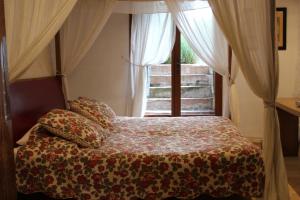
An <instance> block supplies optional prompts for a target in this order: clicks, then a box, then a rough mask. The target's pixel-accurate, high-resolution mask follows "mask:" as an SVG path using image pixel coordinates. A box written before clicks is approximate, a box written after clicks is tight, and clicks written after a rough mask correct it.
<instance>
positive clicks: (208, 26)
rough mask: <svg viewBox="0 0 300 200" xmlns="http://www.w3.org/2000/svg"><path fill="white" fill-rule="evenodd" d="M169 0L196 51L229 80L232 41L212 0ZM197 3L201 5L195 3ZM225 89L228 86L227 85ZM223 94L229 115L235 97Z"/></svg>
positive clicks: (225, 112) (224, 107) (173, 14)
mask: <svg viewBox="0 0 300 200" xmlns="http://www.w3.org/2000/svg"><path fill="white" fill-rule="evenodd" d="M165 2H166V4H167V6H168V8H169V11H170V12H171V14H172V17H173V19H174V21H175V24H176V26H177V27H178V28H179V30H180V32H181V33H182V35H183V36H184V37H185V38H186V40H187V42H188V43H189V45H190V47H191V48H192V49H193V50H194V52H195V53H196V55H197V56H198V57H199V58H200V59H201V60H202V61H203V62H204V63H205V64H207V65H208V66H210V67H212V69H213V70H214V71H215V72H217V73H219V74H220V75H222V76H223V78H225V80H228V62H227V61H228V44H227V41H226V38H225V36H224V34H223V32H222V30H221V29H220V27H219V25H218V23H217V21H216V20H215V17H214V15H213V13H212V11H211V8H210V6H209V4H208V2H207V1H182V0H165ZM195 3H197V4H198V6H194V4H195ZM197 4H195V5H197ZM200 5H201V6H200ZM191 8H193V9H191ZM224 83H227V84H228V88H230V85H229V82H228V81H224ZM223 89H224V90H226V89H227V87H226V85H225V86H224V88H223ZM223 96H224V102H223V116H226V117H228V116H229V110H230V108H232V107H230V106H229V105H232V103H231V102H230V100H232V98H229V95H227V94H226V93H223ZM235 108H236V107H235Z"/></svg>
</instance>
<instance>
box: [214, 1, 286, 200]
mask: <svg viewBox="0 0 300 200" xmlns="http://www.w3.org/2000/svg"><path fill="white" fill-rule="evenodd" d="M209 3H210V6H211V8H212V10H213V13H214V15H215V16H216V19H217V21H218V23H219V25H220V27H221V29H222V30H223V32H224V34H225V36H226V37H227V40H228V42H229V43H230V45H231V47H232V49H233V52H234V53H235V55H236V58H237V59H238V62H239V64H240V69H241V71H242V73H243V75H244V77H245V79H246V80H247V83H248V84H249V86H250V88H251V89H252V91H253V92H254V93H255V94H256V95H257V96H258V97H260V98H261V99H262V100H263V101H264V104H265V124H264V145H263V155H264V162H265V174H266V180H265V191H264V199H266V200H288V199H289V193H288V183H287V176H286V171H285V166H284V159H283V155H282V149H281V141H280V133H279V122H278V116H277V112H276V107H275V99H276V96H277V90H278V60H277V59H278V56H277V45H275V42H274V41H275V39H274V38H275V34H274V32H275V28H274V24H275V21H274V15H275V5H274V2H273V1H271V0H252V1H249V0H226V1H223V0H209ZM275 47H276V48H275Z"/></svg>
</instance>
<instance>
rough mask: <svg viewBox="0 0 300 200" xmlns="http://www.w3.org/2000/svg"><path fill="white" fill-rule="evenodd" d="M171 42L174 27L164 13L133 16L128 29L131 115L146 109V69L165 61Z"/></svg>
mask: <svg viewBox="0 0 300 200" xmlns="http://www.w3.org/2000/svg"><path fill="white" fill-rule="evenodd" d="M174 41H175V25H174V23H173V22H172V19H171V15H170V14H167V13H157V14H137V15H133V17H132V27H131V55H130V58H131V60H130V62H131V95H132V102H133V106H132V116H137V117H141V116H143V115H144V112H145V109H146V88H147V66H148V65H151V64H160V63H163V62H164V61H166V60H167V59H168V57H169V55H170V53H171V50H172V48H173V44H174Z"/></svg>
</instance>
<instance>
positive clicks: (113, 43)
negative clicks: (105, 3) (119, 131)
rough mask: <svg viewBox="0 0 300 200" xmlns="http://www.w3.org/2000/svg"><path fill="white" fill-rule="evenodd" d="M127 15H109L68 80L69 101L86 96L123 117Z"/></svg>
mask: <svg viewBox="0 0 300 200" xmlns="http://www.w3.org/2000/svg"><path fill="white" fill-rule="evenodd" d="M122 57H125V58H126V59H127V60H128V58H129V16H128V15H123V14H113V15H112V16H111V17H110V19H109V20H108V22H107V24H106V25H105V27H104V30H103V31H102V32H101V33H100V35H99V37H98V39H97V40H96V42H95V44H94V45H93V47H92V48H91V49H90V51H89V52H88V53H87V55H86V56H85V58H84V59H83V60H82V61H81V63H80V64H79V66H78V67H77V68H76V69H75V71H74V72H73V73H72V74H71V76H70V77H69V88H70V98H71V99H72V98H76V97H78V96H87V97H91V98H95V99H97V100H99V101H103V102H106V103H108V104H109V105H111V107H112V108H113V109H114V110H115V112H116V113H117V114H118V115H125V114H126V100H127V93H128V92H127V91H128V88H127V87H128V86H129V84H128V77H129V74H128V73H129V64H128V62H127V61H125V60H124V58H122Z"/></svg>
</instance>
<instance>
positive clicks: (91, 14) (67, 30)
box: [61, 0, 116, 99]
mask: <svg viewBox="0 0 300 200" xmlns="http://www.w3.org/2000/svg"><path fill="white" fill-rule="evenodd" d="M115 2H116V0H88V1H86V0H78V3H77V5H76V6H75V7H74V9H73V11H72V12H71V14H70V16H69V17H68V18H67V20H66V22H65V23H64V24H63V26H62V29H61V56H62V74H63V75H64V76H63V77H64V79H63V80H64V92H65V96H66V99H68V97H69V94H68V84H67V76H68V75H70V74H71V72H72V71H73V70H74V69H75V68H76V67H77V66H78V64H79V62H80V61H81V60H82V58H83V57H84V56H85V54H86V53H87V52H88V50H89V49H90V48H91V46H92V45H93V43H94V42H95V40H96V39H97V37H98V35H99V33H100V32H101V30H102V29H103V27H104V25H105V24H106V22H107V20H108V18H109V16H110V15H111V13H112V9H113V7H114V5H115Z"/></svg>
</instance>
